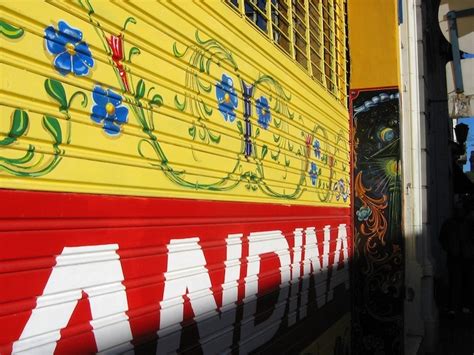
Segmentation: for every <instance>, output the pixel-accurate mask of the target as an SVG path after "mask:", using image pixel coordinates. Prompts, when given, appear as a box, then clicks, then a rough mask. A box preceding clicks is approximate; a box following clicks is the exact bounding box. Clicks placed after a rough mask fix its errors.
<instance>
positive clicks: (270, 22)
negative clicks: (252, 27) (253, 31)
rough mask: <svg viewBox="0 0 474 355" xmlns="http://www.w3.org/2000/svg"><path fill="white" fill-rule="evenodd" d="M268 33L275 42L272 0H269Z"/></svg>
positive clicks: (267, 7)
mask: <svg viewBox="0 0 474 355" xmlns="http://www.w3.org/2000/svg"><path fill="white" fill-rule="evenodd" d="M266 10H267V11H266V12H267V33H268V36H269V37H270V40H271V41H272V42H273V19H272V0H267V6H266Z"/></svg>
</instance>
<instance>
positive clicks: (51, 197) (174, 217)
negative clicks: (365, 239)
mask: <svg viewBox="0 0 474 355" xmlns="http://www.w3.org/2000/svg"><path fill="white" fill-rule="evenodd" d="M0 200H2V201H3V203H2V204H1V205H0V216H1V217H0V221H1V224H0V228H1V229H4V230H5V229H6V228H5V226H7V224H5V223H14V222H15V221H21V223H25V222H27V223H28V221H29V222H31V223H37V222H39V220H41V219H44V218H51V217H54V218H57V219H61V223H72V221H73V220H74V219H77V218H81V225H83V226H84V223H85V224H86V225H87V224H88V223H92V221H94V220H97V219H102V220H108V221H109V223H110V224H111V226H112V225H115V226H117V224H116V223H118V224H120V226H126V225H128V226H131V225H133V224H137V223H138V224H139V225H140V226H144V225H147V224H152V225H156V224H157V223H158V224H160V225H166V224H176V222H177V221H178V220H180V219H183V217H185V218H186V219H187V220H188V221H189V223H191V224H194V223H196V221H197V220H199V221H200V222H201V223H204V224H205V223H208V222H209V221H211V220H212V223H219V222H220V221H221V220H223V219H224V220H225V222H226V223H228V222H232V221H239V222H242V221H249V222H251V221H258V220H268V219H272V220H275V221H278V220H282V219H285V220H288V219H298V220H304V219H306V218H311V219H314V218H322V217H323V216H324V218H328V217H344V216H348V215H349V214H350V209H349V207H343V208H334V207H314V206H299V205H296V206H295V205H282V204H268V203H253V202H227V201H209V200H192V199H170V198H154V197H153V198H142V197H129V196H110V195H93V194H75V193H58V192H36V191H21V190H0ZM136 218H140V220H139V221H137V220H135V219H136ZM24 227H25V225H23V228H24ZM36 227H37V226H36ZM19 228H20V227H19Z"/></svg>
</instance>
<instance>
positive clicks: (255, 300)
mask: <svg viewBox="0 0 474 355" xmlns="http://www.w3.org/2000/svg"><path fill="white" fill-rule="evenodd" d="M341 281H343V282H342V284H339V285H338V286H336V288H335V289H334V290H331V289H328V285H329V282H330V281H329V278H328V272H327V271H326V272H320V273H318V274H311V275H307V276H305V277H304V278H302V279H300V280H299V281H297V282H294V283H292V284H291V285H289V286H286V285H285V286H283V285H282V287H280V288H278V289H273V290H267V291H265V292H264V293H261V294H258V295H257V296H256V297H252V298H250V299H249V300H246V301H244V302H242V303H240V304H238V305H237V306H235V305H231V307H228V306H227V307H224V309H221V311H220V312H219V313H217V314H214V315H213V316H211V317H206V315H203V316H200V317H197V318H193V317H191V318H189V319H188V320H187V321H184V322H181V323H180V324H176V325H174V326H173V327H171V328H170V329H164V330H160V332H159V334H160V335H159V336H157V335H156V333H151V334H144V335H143V336H142V337H141V338H140V339H136V340H135V341H134V346H135V348H134V351H135V354H155V353H156V354H164V353H169V352H173V353H175V352H177V353H192V354H196V353H197V354H199V353H202V354H214V353H223V352H238V353H239V354H248V353H259V354H283V353H284V354H296V353H302V354H315V355H323V354H324V355H325V354H334V355H349V354H350V292H349V290H348V289H347V285H348V282H349V279H348V278H347V279H346V281H344V280H341ZM186 310H187V311H188V312H191V313H192V309H191V306H190V304H189V301H188V300H185V312H186Z"/></svg>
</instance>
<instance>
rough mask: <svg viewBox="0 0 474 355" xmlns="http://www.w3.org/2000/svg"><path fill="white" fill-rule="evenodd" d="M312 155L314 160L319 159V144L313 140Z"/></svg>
mask: <svg viewBox="0 0 474 355" xmlns="http://www.w3.org/2000/svg"><path fill="white" fill-rule="evenodd" d="M313 149H314V155H315V156H316V158H321V144H320V143H319V141H318V140H317V139H315V140H314V143H313Z"/></svg>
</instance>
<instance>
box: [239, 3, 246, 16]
mask: <svg viewBox="0 0 474 355" xmlns="http://www.w3.org/2000/svg"><path fill="white" fill-rule="evenodd" d="M239 10H240V14H241V15H242V17H243V18H244V19H245V0H239Z"/></svg>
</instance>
